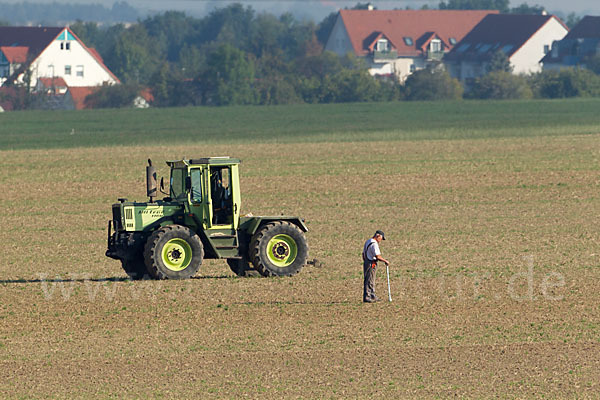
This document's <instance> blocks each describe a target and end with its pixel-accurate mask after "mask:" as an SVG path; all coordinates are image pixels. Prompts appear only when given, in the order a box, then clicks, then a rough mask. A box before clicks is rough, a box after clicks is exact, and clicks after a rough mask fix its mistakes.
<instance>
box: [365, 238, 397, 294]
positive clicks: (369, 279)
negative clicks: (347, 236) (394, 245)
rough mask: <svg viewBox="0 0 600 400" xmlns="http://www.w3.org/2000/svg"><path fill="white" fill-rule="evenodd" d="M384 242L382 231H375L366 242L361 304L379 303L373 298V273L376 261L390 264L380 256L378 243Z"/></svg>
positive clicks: (375, 268)
mask: <svg viewBox="0 0 600 400" xmlns="http://www.w3.org/2000/svg"><path fill="white" fill-rule="evenodd" d="M382 240H385V235H384V233H383V232H382V231H379V230H378V231H376V232H375V235H373V237H372V238H371V239H369V240H367V241H366V243H365V245H364V247H363V252H362V258H363V273H364V276H365V280H364V288H363V302H365V303H375V302H376V301H379V299H378V298H377V296H375V272H376V270H377V261H383V262H384V263H385V265H390V262H389V261H388V260H386V259H385V258H383V257H382V256H381V251H380V250H379V243H381V241H382Z"/></svg>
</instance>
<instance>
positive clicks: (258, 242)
mask: <svg viewBox="0 0 600 400" xmlns="http://www.w3.org/2000/svg"><path fill="white" fill-rule="evenodd" d="M276 237H281V238H285V240H284V239H282V240H277V239H276ZM286 240H287V242H286ZM290 241H291V243H290ZM294 246H295V249H294ZM294 250H295V251H294ZM269 251H270V252H271V253H272V254H271V255H270V254H269ZM249 256H250V260H252V264H253V265H254V268H255V269H256V270H257V271H258V272H260V274H261V275H262V276H291V275H295V274H297V273H298V272H299V271H300V270H301V269H302V267H303V266H304V265H305V264H306V259H307V258H308V244H307V243H306V237H305V236H304V232H302V231H301V230H300V228H298V226H296V225H294V224H292V223H291V222H287V221H276V222H271V223H269V224H267V225H265V226H263V227H262V228H261V229H260V230H259V231H257V232H256V233H255V234H254V236H253V237H252V240H251V241H250V249H249ZM278 257H281V260H277V261H278V262H280V265H277V264H275V263H274V262H273V260H274V259H276V258H278Z"/></svg>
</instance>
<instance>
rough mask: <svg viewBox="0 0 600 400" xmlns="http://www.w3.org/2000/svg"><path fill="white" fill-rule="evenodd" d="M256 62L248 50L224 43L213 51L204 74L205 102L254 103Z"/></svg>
mask: <svg viewBox="0 0 600 400" xmlns="http://www.w3.org/2000/svg"><path fill="white" fill-rule="evenodd" d="M253 83H254V65H253V64H252V62H250V61H249V60H248V59H247V57H246V54H245V53H244V52H242V51H241V50H238V49H236V48H235V47H233V46H231V45H228V44H223V45H220V46H219V47H218V48H217V49H216V50H215V51H213V52H212V53H211V54H210V56H209V58H208V63H207V68H206V70H205V71H204V73H203V74H202V78H201V85H202V87H203V91H204V102H205V104H210V105H233V104H253V103H254V102H255V93H254V90H253V87H252V85H253Z"/></svg>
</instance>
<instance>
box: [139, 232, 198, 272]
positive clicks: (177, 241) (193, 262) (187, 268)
mask: <svg viewBox="0 0 600 400" xmlns="http://www.w3.org/2000/svg"><path fill="white" fill-rule="evenodd" d="M203 258H204V246H203V245H202V241H201V240H200V237H199V236H198V235H197V234H196V233H194V232H192V231H190V229H188V228H186V227H185V226H181V225H169V226H165V227H163V228H160V229H158V230H156V231H154V233H152V235H151V236H150V238H148V241H147V242H146V246H145V247H144V260H145V262H146V267H147V269H148V273H149V274H150V275H151V276H152V277H153V278H156V279H188V278H191V277H192V276H194V275H195V274H196V272H198V269H199V268H200V265H201V264H202V260H203Z"/></svg>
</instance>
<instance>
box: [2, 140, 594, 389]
mask: <svg viewBox="0 0 600 400" xmlns="http://www.w3.org/2000/svg"><path fill="white" fill-rule="evenodd" d="M208 155H231V156H235V157H239V158H241V159H242V160H243V163H242V165H241V168H240V170H241V175H242V176H241V185H242V196H243V205H242V212H243V213H246V212H252V213H254V214H255V215H260V214H275V215H278V214H281V213H284V214H292V215H300V216H302V217H304V218H305V219H306V221H307V224H308V227H309V230H310V231H309V232H308V234H307V237H308V240H309V245H310V252H311V254H310V256H311V258H313V257H316V258H318V259H319V260H321V261H322V262H323V264H324V265H323V267H322V268H315V267H311V266H307V267H305V268H304V269H303V270H302V271H301V272H300V274H298V275H296V276H294V277H290V278H280V279H265V278H237V277H235V276H234V275H233V274H232V273H231V272H230V270H229V268H228V267H227V265H226V263H225V262H224V261H205V263H204V264H203V265H202V267H201V269H200V272H199V273H198V275H197V277H196V278H195V279H191V280H188V281H177V282H174V281H161V282H156V281H141V282H131V281H129V280H127V279H126V275H125V274H124V273H123V272H122V271H121V269H120V265H119V263H118V262H116V261H114V260H110V259H108V258H106V257H104V251H105V248H106V225H107V221H108V219H109V218H110V217H111V214H110V205H111V204H112V203H113V202H115V200H116V198H117V197H127V198H129V199H130V200H132V199H137V200H140V201H143V200H145V197H144V196H145V186H144V185H145V182H144V179H145V178H144V165H145V160H146V159H147V158H148V157H151V158H152V159H153V160H154V162H155V165H156V164H158V165H161V167H160V170H159V174H162V175H166V174H167V167H166V165H164V164H163V163H162V160H165V159H174V158H181V157H197V156H208ZM0 162H1V165H2V174H1V176H0V182H1V184H2V185H1V193H2V194H1V195H0V205H1V206H2V210H3V216H2V229H1V231H0V243H2V251H1V252H0V273H1V276H0V393H2V394H1V395H0V396H1V397H3V398H4V397H9V398H82V397H83V398H87V397H100V398H123V397H125V398H148V397H151V398H208V397H212V398H238V397H252V398H274V397H275V398H296V397H298V398H319V399H320V398H355V397H361V398H405V397H433V398H436V397H437V398H447V397H450V396H460V397H474V398H481V397H495V396H499V397H511V398H512V397H519V398H521V397H541V396H542V395H544V396H547V397H596V396H598V394H599V393H600V295H599V290H598V276H599V274H600V245H599V243H598V239H599V234H598V216H599V215H600V196H599V191H600V167H599V165H600V134H596V135H573V136H552V137H544V136H539V137H530V138H519V137H510V138H489V139H472V140H471V139H469V140H420V141H410V140H403V141H385V142H383V141H381V142H380V141H377V140H376V136H374V137H373V140H371V141H367V142H365V141H362V142H351V141H350V142H336V143H333V142H332V143H328V142H326V141H325V142H321V143H318V144H317V143H310V142H307V143H301V144H294V143H277V142H274V143H272V144H260V143H250V144H245V145H233V144H232V145H219V144H214V145H203V144H202V143H198V144H196V145H192V146H185V147H182V146H180V145H177V146H168V147H157V146H145V147H144V146H129V147H95V148H73V149H50V150H15V151H10V150H6V151H1V152H0ZM163 165H164V166H163ZM376 229H382V230H384V231H385V233H386V236H387V240H386V241H385V242H383V243H382V251H383V253H384V255H385V256H386V257H387V258H389V259H390V260H391V287H392V296H393V302H391V303H389V302H387V301H382V302H380V303H376V304H363V303H362V302H361V291H362V271H361V259H360V252H361V249H362V244H363V242H364V241H365V240H366V239H367V238H368V237H369V236H371V235H372V234H373V232H374V231H375V230H376ZM377 292H378V295H379V297H381V298H383V299H386V298H387V293H386V284H385V268H383V269H381V268H380V269H379V271H378V277H377Z"/></svg>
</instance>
